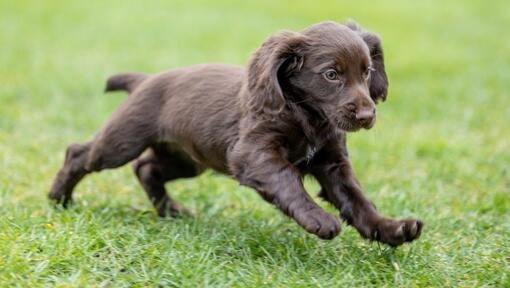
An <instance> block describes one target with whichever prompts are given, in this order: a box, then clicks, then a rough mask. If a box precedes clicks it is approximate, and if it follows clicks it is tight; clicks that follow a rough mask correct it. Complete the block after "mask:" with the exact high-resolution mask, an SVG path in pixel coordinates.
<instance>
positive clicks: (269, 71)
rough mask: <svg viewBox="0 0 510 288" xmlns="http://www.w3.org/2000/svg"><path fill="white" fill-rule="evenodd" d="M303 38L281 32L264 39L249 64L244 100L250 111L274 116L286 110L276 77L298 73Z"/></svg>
mask: <svg viewBox="0 0 510 288" xmlns="http://www.w3.org/2000/svg"><path fill="white" fill-rule="evenodd" d="M305 45H306V41H305V37H304V36H303V35H301V34H300V33H295V32H289V31H284V32H280V33H278V34H276V35H273V36H271V37H270V38H269V39H267V40H266V41H265V42H264V43H263V44H262V46H261V47H260V48H259V49H258V50H257V51H256V52H255V53H254V55H253V56H252V58H251V60H250V63H249V64H248V71H247V81H248V86H247V88H248V92H249V93H247V95H246V96H245V97H247V99H244V102H245V104H246V107H247V109H248V110H249V111H253V112H255V113H257V114H260V113H263V114H269V115H275V114H278V113H279V112H281V110H282V109H283V108H284V107H285V97H284V95H283V91H282V88H281V86H280V83H279V79H278V77H279V76H280V77H281V76H282V75H288V73H291V72H292V71H296V70H299V69H301V67H302V65H303V61H304V60H303V56H302V52H303V48H304V47H305Z"/></svg>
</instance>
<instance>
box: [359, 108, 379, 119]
mask: <svg viewBox="0 0 510 288" xmlns="http://www.w3.org/2000/svg"><path fill="white" fill-rule="evenodd" d="M374 117H375V108H373V107H363V108H360V109H358V111H356V119H358V120H360V121H367V122H368V121H372V119H374Z"/></svg>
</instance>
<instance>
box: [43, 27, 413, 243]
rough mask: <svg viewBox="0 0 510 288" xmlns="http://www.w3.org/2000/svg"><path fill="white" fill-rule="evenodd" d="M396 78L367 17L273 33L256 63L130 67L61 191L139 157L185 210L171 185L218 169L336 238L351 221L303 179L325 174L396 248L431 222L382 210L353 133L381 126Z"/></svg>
mask: <svg viewBox="0 0 510 288" xmlns="http://www.w3.org/2000/svg"><path fill="white" fill-rule="evenodd" d="M387 88H388V81H387V78H386V73H385V71H384V62H383V54H382V48H381V43H380V40H379V38H378V37H377V36H376V35H375V34H372V33H369V32H365V31H362V30H361V29H360V28H359V27H358V26H356V25H355V24H352V23H351V24H348V25H347V26H344V25H341V24H338V23H334V22H323V23H319V24H316V25H313V26H311V27H309V28H308V29H306V30H304V31H302V32H301V33H295V32H281V33H278V34H276V35H274V36H272V37H270V38H269V39H268V40H267V41H266V42H265V43H264V44H263V45H262V47H261V48H260V49H258V50H257V51H256V52H255V54H254V55H253V57H252V59H251V61H250V63H249V65H248V67H247V69H243V67H238V66H229V65H197V66H192V67H187V68H180V69H175V70H171V71H168V72H164V73H161V74H157V75H145V74H137V73H127V74H120V75H116V76H112V77H111V78H110V79H108V83H107V88H106V91H114V90H126V91H128V92H129V93H130V94H131V95H130V96H129V97H128V99H127V100H126V101H125V102H124V103H123V104H122V105H121V106H120V107H119V108H118V109H117V111H115V113H114V114H113V116H112V117H111V118H110V120H109V121H108V122H107V123H106V124H105V126H104V127H103V128H102V129H101V131H100V132H99V133H98V134H97V136H96V137H95V138H94V139H93V140H92V141H90V142H87V143H84V144H72V145H70V146H69V147H68V149H67V152H66V157H65V163H64V166H63V167H62V169H61V170H60V171H59V173H58V175H57V177H56V179H55V181H54V183H53V186H52V188H51V192H50V195H49V196H50V198H52V199H55V200H56V201H58V202H60V203H63V205H64V206H65V205H66V204H67V203H68V202H69V200H70V199H71V195H72V192H73V189H74V187H75V186H76V184H77V183H78V182H79V181H80V180H81V179H82V178H83V177H84V176H85V175H87V174H88V173H90V172H97V171H101V170H103V169H109V168H116V167H119V166H122V165H124V164H126V163H128V162H129V161H132V160H134V159H136V158H137V157H139V156H140V155H141V154H142V152H144V151H146V150H148V153H145V154H144V155H143V156H140V158H138V159H137V160H136V162H135V165H134V170H135V173H136V175H137V177H138V179H139V181H140V183H141V184H142V186H143V188H144V189H145V191H146V192H147V194H148V196H149V198H150V200H151V201H152V203H153V204H154V206H155V207H156V210H157V211H158V214H159V215H160V216H167V215H170V216H173V215H176V214H178V213H181V212H184V211H185V209H183V208H181V207H180V206H178V205H177V204H176V203H175V202H174V201H173V200H172V199H171V198H170V196H169V195H168V194H167V192H166V190H165V187H164V184H165V182H167V181H170V180H174V179H177V178H185V177H193V176H196V175H198V174H199V173H201V172H202V171H203V170H204V169H205V168H207V167H210V168H212V169H215V170H217V171H220V172H222V173H225V174H227V175H231V176H232V177H234V178H236V179H237V180H239V181H240V182H241V184H243V185H246V186H249V187H252V188H253V189H255V190H257V192H258V193H259V194H260V195H261V196H262V197H263V198H264V199H265V200H267V201H268V202H270V203H273V204H274V205H275V206H276V207H277V208H278V209H280V210H281V211H282V212H283V213H285V214H286V215H288V216H290V217H292V218H294V220H295V221H296V222H297V223H298V224H299V225H301V226H302V227H303V228H304V229H305V230H306V231H308V232H310V233H313V234H316V235H317V236H319V237H320V238H325V239H331V238H333V237H335V236H336V235H337V234H338V233H339V232H340V221H339V219H338V218H337V217H335V216H333V215H330V214H328V213H326V212H325V211H324V210H323V209H322V208H321V207H319V206H318V205H317V204H316V203H315V202H314V201H313V199H312V198H311V197H310V196H309V195H308V194H307V192H306V191H305V189H304V188H303V183H302V178H303V176H304V175H305V174H311V175H313V176H314V177H315V178H316V179H317V180H318V182H319V183H320V185H321V187H322V189H321V192H320V196H321V197H322V198H323V199H325V200H326V201H328V202H330V203H332V204H333V205H334V206H335V207H337V208H338V209H339V210H340V215H341V217H342V218H343V219H344V220H345V221H346V222H347V223H348V224H350V225H352V226H354V227H355V228H356V229H357V230H358V231H359V233H360V234H361V235H362V236H363V237H365V238H368V239H371V240H376V241H380V242H382V243H387V244H389V245H392V246H397V245H400V244H402V243H404V242H406V241H413V240H414V239H417V238H418V237H419V236H420V233H421V229H422V226H423V224H422V222H421V221H419V220H414V219H407V220H394V219H390V218H386V217H384V216H382V215H381V214H379V213H378V212H377V210H376V208H375V207H374V205H373V204H372V203H371V202H370V201H369V200H367V199H366V198H365V197H364V196H363V193H362V190H361V187H360V184H359V182H358V181H357V179H356V177H355V175H354V172H353V169H352V167H351V164H350V162H349V159H348V156H347V150H346V145H345V141H346V132H349V131H356V130H359V129H361V128H365V129H369V128H371V127H372V126H373V125H374V122H375V103H376V102H377V101H378V100H384V99H385V98H386V94H387Z"/></svg>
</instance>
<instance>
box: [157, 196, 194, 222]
mask: <svg viewBox="0 0 510 288" xmlns="http://www.w3.org/2000/svg"><path fill="white" fill-rule="evenodd" d="M156 210H157V212H158V216H159V217H162V218H167V217H171V218H180V217H194V215H193V213H192V212H191V211H190V210H188V209H186V208H185V207H182V206H180V205H179V204H177V203H175V202H173V201H170V200H166V201H164V202H163V203H162V205H159V206H158V207H157V208H156Z"/></svg>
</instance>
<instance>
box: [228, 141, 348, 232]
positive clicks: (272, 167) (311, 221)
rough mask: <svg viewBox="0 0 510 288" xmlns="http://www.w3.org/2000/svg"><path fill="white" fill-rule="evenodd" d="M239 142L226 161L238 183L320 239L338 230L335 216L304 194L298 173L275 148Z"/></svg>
mask: <svg viewBox="0 0 510 288" xmlns="http://www.w3.org/2000/svg"><path fill="white" fill-rule="evenodd" d="M241 145H242V144H239V145H238V147H236V148H235V151H234V152H233V153H232V155H233V156H232V157H230V159H229V164H230V168H231V170H232V172H233V174H234V176H235V177H236V178H237V179H238V180H239V181H240V183H241V184H242V185H245V186H248V187H251V188H254V189H255V190H257V192H258V193H259V194H260V195H261V196H262V198H264V199H265V200H266V201H268V202H270V203H272V204H274V205H275V206H276V207H277V208H278V209H280V210H281V211H282V212H283V213H285V214H286V215H287V216H289V217H292V218H293V219H294V220H295V221H296V222H297V223H298V224H299V225H300V226H301V227H303V228H304V229H305V230H306V231H308V232H309V233H312V234H315V235H317V236H318V237H320V238H322V239H332V238H334V237H335V236H336V235H338V233H340V221H339V219H338V218H336V217H335V216H333V215H331V214H329V213H326V212H325V211H324V210H323V209H322V208H321V207H320V206H319V205H317V203H315V202H314V201H313V199H312V198H311V197H310V195H308V193H306V191H305V189H304V187H303V183H302V180H301V175H300V174H299V171H298V170H297V169H296V168H295V167H294V166H293V165H292V164H290V163H289V162H288V161H286V160H285V159H283V158H282V157H281V156H280V155H279V154H278V153H277V152H276V150H271V149H267V148H264V149H256V147H248V146H244V147H243V146H241ZM239 146H241V147H239Z"/></svg>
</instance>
